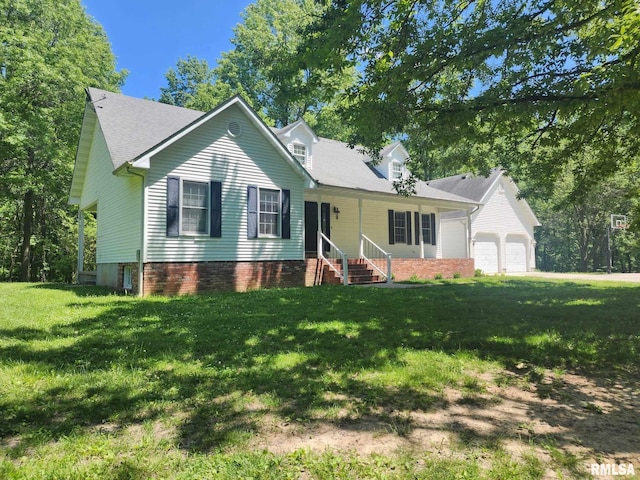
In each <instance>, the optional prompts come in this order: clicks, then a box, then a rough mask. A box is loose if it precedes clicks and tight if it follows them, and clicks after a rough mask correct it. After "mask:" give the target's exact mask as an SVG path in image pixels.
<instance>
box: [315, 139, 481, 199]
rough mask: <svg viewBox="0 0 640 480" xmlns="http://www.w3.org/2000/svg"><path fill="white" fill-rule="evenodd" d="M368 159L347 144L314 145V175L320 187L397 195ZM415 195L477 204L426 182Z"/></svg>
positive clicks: (325, 143)
mask: <svg viewBox="0 0 640 480" xmlns="http://www.w3.org/2000/svg"><path fill="white" fill-rule="evenodd" d="M369 160H370V159H369V157H367V156H366V155H365V154H363V153H361V152H360V151H359V150H358V149H357V148H353V149H352V148H349V146H348V145H347V144H346V143H343V142H339V141H336V140H329V139H327V138H320V141H319V142H318V143H316V144H314V145H313V168H312V170H311V172H310V173H311V175H312V176H313V178H315V179H316V181H317V182H318V183H319V184H320V185H327V186H332V187H342V188H351V189H354V190H363V191H367V192H379V193H389V194H396V191H395V190H394V189H393V184H392V182H390V181H389V180H387V179H386V178H383V177H381V176H380V175H379V174H378V173H377V172H376V171H375V170H374V169H373V168H372V167H370V166H369V164H368V163H367V162H368V161H369ZM416 195H417V196H419V197H423V198H429V199H433V200H447V201H454V202H462V203H475V202H473V201H471V200H469V199H467V198H462V197H461V196H459V195H456V194H454V193H450V192H445V191H442V190H438V189H436V188H433V187H431V186H429V185H427V183H426V182H418V183H417V184H416Z"/></svg>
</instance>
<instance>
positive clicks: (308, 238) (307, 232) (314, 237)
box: [304, 202, 331, 253]
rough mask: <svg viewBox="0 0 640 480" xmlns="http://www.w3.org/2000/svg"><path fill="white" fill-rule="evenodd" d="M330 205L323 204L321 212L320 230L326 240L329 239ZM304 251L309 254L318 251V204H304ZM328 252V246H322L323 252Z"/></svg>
mask: <svg viewBox="0 0 640 480" xmlns="http://www.w3.org/2000/svg"><path fill="white" fill-rule="evenodd" d="M329 208H330V205H329V204H328V203H323V204H321V205H320V210H321V217H322V218H321V222H320V225H321V228H322V233H324V234H325V235H326V236H327V237H328V238H331V216H330V211H329ZM304 250H305V252H309V253H316V252H317V251H318V202H304ZM327 250H329V247H328V245H325V246H324V251H327Z"/></svg>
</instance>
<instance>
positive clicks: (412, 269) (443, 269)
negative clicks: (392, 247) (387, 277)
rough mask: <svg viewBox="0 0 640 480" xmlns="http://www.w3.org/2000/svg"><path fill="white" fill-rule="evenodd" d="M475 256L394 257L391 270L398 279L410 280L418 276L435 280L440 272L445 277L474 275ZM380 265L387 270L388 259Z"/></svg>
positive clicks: (395, 278)
mask: <svg viewBox="0 0 640 480" xmlns="http://www.w3.org/2000/svg"><path fill="white" fill-rule="evenodd" d="M474 265H475V264H474V261H473V258H392V259H391V271H392V273H393V279H394V280H396V281H399V282H401V281H403V280H409V279H410V278H412V277H417V278H419V279H423V280H433V278H434V277H435V276H436V275H437V274H440V275H442V277H443V278H453V276H454V274H456V273H459V274H460V276H461V277H466V278H468V277H473V274H474V271H475V267H474ZM378 266H379V267H380V268H381V269H382V271H386V269H387V264H386V261H380V262H379V263H378Z"/></svg>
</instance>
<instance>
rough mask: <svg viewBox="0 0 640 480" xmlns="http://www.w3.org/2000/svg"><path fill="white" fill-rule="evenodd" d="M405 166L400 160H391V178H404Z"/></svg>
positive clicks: (394, 179)
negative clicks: (403, 166)
mask: <svg viewBox="0 0 640 480" xmlns="http://www.w3.org/2000/svg"><path fill="white" fill-rule="evenodd" d="M403 173H404V172H403V168H402V164H401V163H400V162H391V180H393V181H396V180H402V177H403V176H404V175H403Z"/></svg>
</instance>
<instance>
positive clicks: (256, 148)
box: [145, 106, 304, 262]
mask: <svg viewBox="0 0 640 480" xmlns="http://www.w3.org/2000/svg"><path fill="white" fill-rule="evenodd" d="M232 120H234V121H237V122H238V123H239V124H240V125H241V127H242V133H241V135H240V136H237V137H231V136H230V135H229V134H228V133H227V125H228V123H229V122H230V121H232ZM171 175H175V176H179V177H182V178H185V179H191V180H199V181H212V180H213V181H220V182H222V237H221V238H210V237H201V236H181V237H167V236H166V194H167V181H166V178H167V176H171ZM248 185H257V186H258V187H262V188H272V189H288V190H290V191H291V239H273V238H260V239H247V186H248ZM303 192H304V183H303V179H302V177H301V176H300V175H299V174H298V173H296V172H295V171H294V170H293V168H292V166H291V165H290V164H289V163H288V162H287V161H286V160H285V159H284V158H283V157H282V156H281V155H280V154H279V153H278V152H277V151H276V150H275V148H274V147H273V145H272V144H271V143H269V142H268V140H267V139H266V138H265V137H264V136H263V133H262V132H260V131H259V130H258V129H257V128H256V127H255V126H254V125H253V124H252V123H251V122H250V121H249V120H248V119H247V117H246V116H245V115H244V113H242V111H241V110H240V108H239V107H237V106H232V107H230V108H229V109H227V110H225V111H223V112H221V113H220V114H218V115H216V116H215V117H213V118H212V119H211V120H209V121H208V122H206V123H205V124H204V125H202V126H200V127H199V128H198V129H196V130H194V131H193V132H191V133H190V134H189V135H187V136H185V137H184V138H182V139H180V140H178V141H176V142H175V143H174V144H172V145H170V146H169V147H167V148H166V149H164V150H162V151H161V152H160V153H158V154H157V155H156V156H154V157H153V158H152V159H151V167H150V170H149V171H148V173H147V212H148V217H147V218H148V220H147V230H146V243H147V248H146V251H145V262H187V261H222V260H236V261H254V260H265V261H266V260H301V259H303V258H304V237H303V236H302V235H301V233H302V232H303V222H304V198H303Z"/></svg>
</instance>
